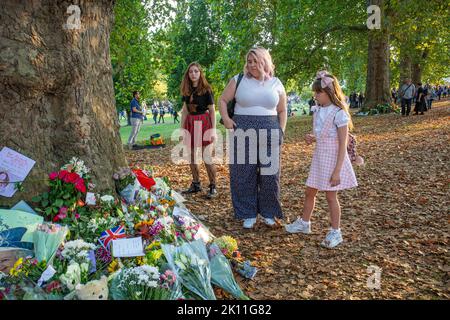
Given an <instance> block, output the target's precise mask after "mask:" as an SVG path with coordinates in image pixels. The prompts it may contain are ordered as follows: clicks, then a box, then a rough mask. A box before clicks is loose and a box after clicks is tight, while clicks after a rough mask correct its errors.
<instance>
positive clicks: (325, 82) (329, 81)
mask: <svg viewBox="0 0 450 320" xmlns="http://www.w3.org/2000/svg"><path fill="white" fill-rule="evenodd" d="M327 74H328V73H327V72H326V71H325V70H322V71H319V72H317V79H318V80H319V79H320V85H321V86H322V89H324V88H326V87H328V88H330V89H331V90H333V82H334V79H333V78H330V77H327Z"/></svg>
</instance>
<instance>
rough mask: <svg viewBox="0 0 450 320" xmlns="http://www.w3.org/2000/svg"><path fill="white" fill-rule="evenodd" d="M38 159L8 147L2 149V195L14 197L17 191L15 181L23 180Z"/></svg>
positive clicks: (0, 156) (0, 159)
mask: <svg viewBox="0 0 450 320" xmlns="http://www.w3.org/2000/svg"><path fill="white" fill-rule="evenodd" d="M35 163H36V161H34V160H31V159H30V158H27V157H25V156H24V155H23V154H20V153H18V152H16V151H14V150H12V149H10V148H8V147H4V148H3V149H2V151H0V196H4V197H9V198H10V197H12V196H13V195H14V193H16V187H15V184H14V182H17V181H23V180H25V178H26V177H27V175H28V174H29V173H30V171H31V169H32V168H33V166H34V164H35Z"/></svg>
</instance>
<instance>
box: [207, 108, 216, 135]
mask: <svg viewBox="0 0 450 320" xmlns="http://www.w3.org/2000/svg"><path fill="white" fill-rule="evenodd" d="M208 111H209V118H210V119H211V125H212V128H213V129H214V130H215V129H216V108H215V106H214V105H213V104H210V105H209V106H208Z"/></svg>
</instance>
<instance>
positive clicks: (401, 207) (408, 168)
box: [127, 100, 450, 299]
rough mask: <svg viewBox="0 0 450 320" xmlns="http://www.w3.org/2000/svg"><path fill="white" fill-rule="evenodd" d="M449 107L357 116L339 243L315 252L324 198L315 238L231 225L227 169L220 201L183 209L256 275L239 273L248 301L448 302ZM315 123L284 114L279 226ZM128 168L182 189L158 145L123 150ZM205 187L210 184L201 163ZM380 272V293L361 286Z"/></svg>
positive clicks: (197, 200) (295, 206) (183, 174)
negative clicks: (351, 180) (357, 158)
mask: <svg viewBox="0 0 450 320" xmlns="http://www.w3.org/2000/svg"><path fill="white" fill-rule="evenodd" d="M449 111H450V101H449V100H446V101H439V102H437V103H436V102H435V105H434V106H433V109H432V110H431V111H429V112H427V113H426V115H424V116H409V117H407V118H403V117H401V116H400V115H396V114H388V115H381V116H373V117H363V118H358V117H355V118H354V122H355V128H356V129H355V134H356V135H357V137H358V151H359V153H360V154H361V155H362V156H363V157H364V158H365V161H366V165H365V166H364V167H360V168H356V174H357V178H358V183H359V187H358V188H357V189H353V190H348V191H345V192H342V193H341V194H340V202H341V206H342V230H343V235H344V243H343V245H341V246H340V247H338V248H337V249H335V250H326V249H323V248H321V247H320V245H319V244H320V241H321V240H322V239H323V237H324V236H325V234H326V231H327V229H328V211H327V204H326V200H325V197H324V194H319V197H318V201H317V203H316V211H315V214H314V216H313V224H312V229H313V233H312V234H311V235H309V236H304V235H288V234H286V233H285V231H284V229H282V228H277V229H268V228H267V227H265V226H263V225H262V224H258V225H257V227H256V228H255V229H254V230H252V231H250V232H248V231H247V232H246V231H244V230H243V229H242V226H241V223H240V221H235V220H234V219H233V210H232V206H231V199H230V193H229V184H228V183H229V180H228V167H227V166H226V165H223V164H222V165H218V168H217V169H218V181H217V187H218V191H219V196H218V197H217V198H216V199H214V200H211V201H208V200H206V198H205V196H204V195H203V194H197V195H194V196H190V197H189V198H188V202H187V203H186V204H187V206H188V207H189V209H190V210H191V211H192V212H193V213H195V214H196V215H197V216H200V217H201V218H202V219H203V220H204V222H206V224H207V226H208V227H209V228H210V229H211V231H212V232H213V234H215V235H217V236H220V235H223V234H229V235H231V236H233V237H235V238H236V239H237V240H238V241H239V247H240V250H241V252H242V254H243V256H244V257H246V258H248V259H250V260H252V261H254V263H255V265H256V266H257V267H258V268H259V269H260V271H259V272H258V274H257V276H256V278H255V279H254V280H252V281H246V280H243V279H242V278H239V277H237V278H238V279H237V280H238V281H239V282H240V284H241V285H242V288H243V289H244V291H246V293H248V295H249V296H250V297H251V298H253V299H373V298H374V299H449V298H450V294H449V290H448V284H449V275H450V266H449V264H448V241H449V233H448V222H449V219H448V218H449V216H448V213H449V210H448V209H449V204H450V203H449V200H448V199H449V196H448V186H449V182H450V180H449V178H448V177H449V164H450V162H449V154H448V151H449V147H448V146H449V133H450V126H449V123H450V121H449V120H450V113H449ZM309 130H311V118H309V117H299V118H290V119H289V122H288V127H287V137H286V141H285V143H284V145H283V153H282V177H281V183H282V187H281V195H282V204H283V210H284V214H285V217H286V218H285V221H284V222H285V223H286V222H288V221H292V220H294V219H295V218H296V216H297V215H298V214H299V213H300V212H301V210H302V205H303V195H304V182H305V181H306V177H307V175H308V170H309V163H310V160H311V155H312V150H313V148H312V147H311V146H306V144H305V143H304V142H303V136H304V134H305V133H306V132H308V131H309ZM127 154H128V157H129V162H130V163H136V164H149V165H152V166H153V167H154V169H155V172H156V174H157V175H158V176H165V175H166V176H168V177H169V178H170V181H171V184H172V186H173V187H174V189H176V190H180V189H184V188H187V187H188V185H189V183H190V181H191V176H190V171H189V167H188V165H186V164H184V165H175V164H173V163H172V162H171V160H170V146H168V147H166V148H164V149H153V150H140V151H127ZM201 170H202V171H201V176H202V182H203V185H207V180H206V179H207V175H206V171H205V169H204V167H202V169H201ZM372 265H373V266H376V267H378V268H381V279H380V280H381V287H380V289H379V290H377V289H369V288H368V286H367V281H368V278H369V277H370V276H371V274H370V273H368V267H369V266H372Z"/></svg>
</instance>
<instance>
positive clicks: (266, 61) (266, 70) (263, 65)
mask: <svg viewBox="0 0 450 320" xmlns="http://www.w3.org/2000/svg"><path fill="white" fill-rule="evenodd" d="M251 54H253V55H254V56H255V57H256V60H257V61H258V69H259V72H260V73H261V76H262V77H263V78H264V80H268V79H270V78H271V77H273V76H274V75H275V65H274V64H273V62H272V57H271V56H270V53H269V51H268V50H267V49H265V48H262V47H255V48H251V49H250V50H249V51H248V52H247V54H246V55H245V65H244V75H246V76H247V77H252V74H251V73H250V71H249V70H248V62H247V61H248V56H249V55H251Z"/></svg>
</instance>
